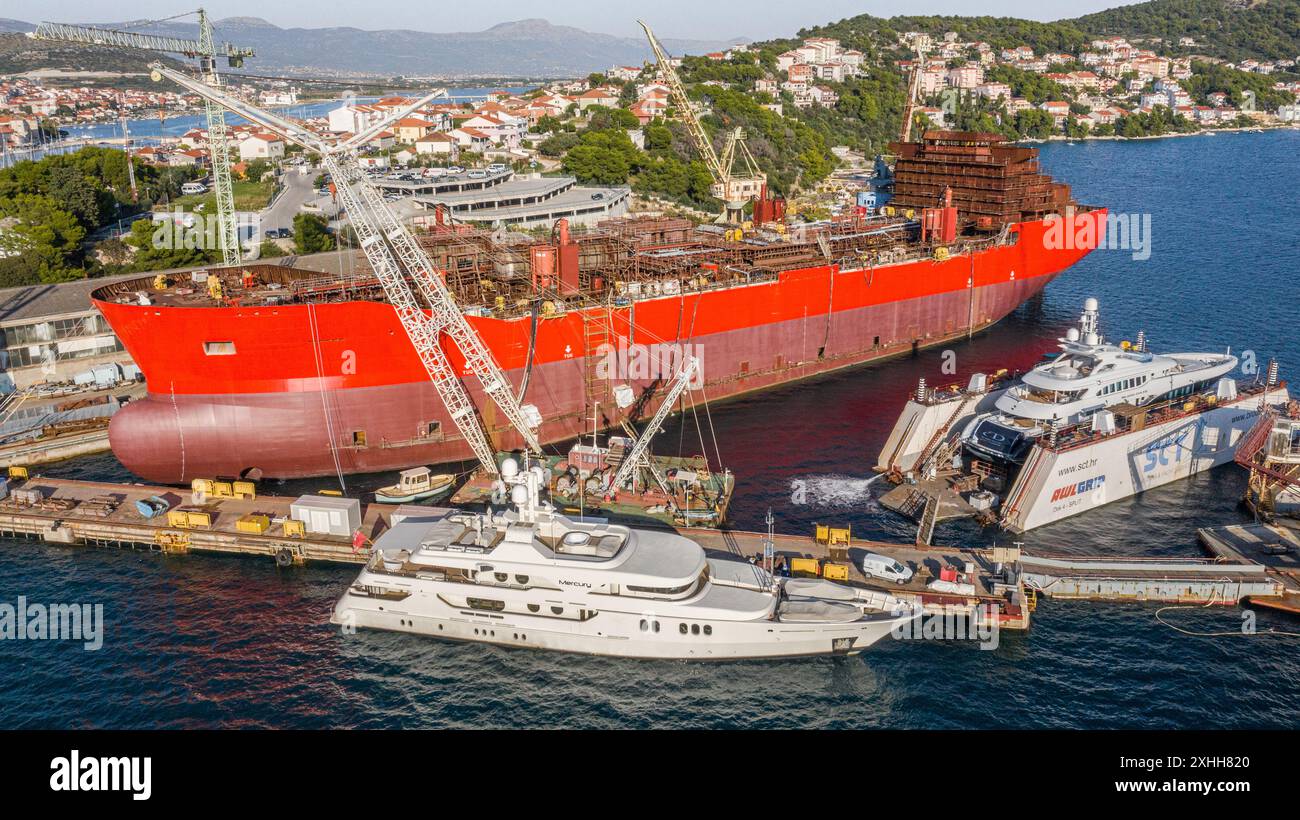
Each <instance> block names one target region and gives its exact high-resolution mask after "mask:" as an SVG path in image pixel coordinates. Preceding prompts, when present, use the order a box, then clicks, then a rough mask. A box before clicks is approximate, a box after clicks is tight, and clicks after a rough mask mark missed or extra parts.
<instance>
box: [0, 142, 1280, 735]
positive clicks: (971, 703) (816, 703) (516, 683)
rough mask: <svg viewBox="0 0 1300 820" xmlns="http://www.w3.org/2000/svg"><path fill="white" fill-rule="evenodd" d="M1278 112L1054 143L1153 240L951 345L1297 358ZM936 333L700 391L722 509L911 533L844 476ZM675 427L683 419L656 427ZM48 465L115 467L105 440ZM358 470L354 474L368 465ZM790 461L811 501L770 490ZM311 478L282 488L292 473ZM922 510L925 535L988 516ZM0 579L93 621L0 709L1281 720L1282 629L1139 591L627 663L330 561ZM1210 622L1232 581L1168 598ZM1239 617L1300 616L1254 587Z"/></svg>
mask: <svg viewBox="0 0 1300 820" xmlns="http://www.w3.org/2000/svg"><path fill="white" fill-rule="evenodd" d="M1298 157H1300V131H1288V132H1278V133H1266V134H1240V135H1219V136H1215V137H1193V138H1186V139H1167V140H1151V141H1143V142H1129V143H1116V142H1095V143H1086V144H1070V145H1064V144H1054V145H1048V146H1044V147H1043V148H1042V159H1043V164H1044V166H1045V167H1046V169H1047V170H1048V171H1049V172H1050V173H1052V174H1053V175H1055V176H1057V177H1058V178H1060V179H1063V180H1066V181H1069V182H1070V183H1071V184H1072V185H1073V186H1074V189H1075V192H1076V195H1077V197H1078V198H1079V199H1080V200H1081V201H1084V202H1089V203H1097V204H1105V205H1107V206H1109V207H1110V208H1111V209H1112V210H1115V211H1120V212H1125V213H1149V214H1151V218H1152V228H1153V235H1154V244H1153V248H1152V254H1151V258H1150V259H1148V260H1145V261H1139V260H1134V259H1132V258H1131V254H1130V253H1129V252H1126V251H1104V250H1103V251H1098V252H1095V253H1093V254H1092V255H1090V256H1089V257H1088V258H1087V259H1085V260H1084V261H1083V262H1082V263H1081V264H1080V265H1078V266H1077V267H1076V268H1074V269H1072V270H1070V271H1068V272H1067V273H1065V274H1064V275H1063V276H1062V277H1061V278H1060V279H1058V280H1057V281H1056V282H1055V283H1053V284H1052V285H1051V286H1050V287H1049V288H1048V289H1047V292H1046V295H1045V297H1044V298H1042V299H1041V300H1036V301H1035V302H1033V303H1030V304H1028V305H1026V306H1024V307H1023V308H1022V309H1020V310H1019V311H1017V312H1016V313H1015V314H1014V315H1013V316H1011V317H1009V318H1008V319H1007V320H1006V321H1004V322H1002V323H1001V324H1000V325H998V326H997V327H996V328H995V329H993V330H992V331H990V332H988V333H985V334H983V335H981V336H979V337H977V338H975V339H974V340H972V341H970V342H968V343H964V344H959V345H954V346H952V348H951V349H952V350H953V351H954V353H955V354H956V356H957V363H958V370H959V372H960V373H961V374H962V375H963V376H964V375H965V374H967V373H969V372H971V371H974V370H981V369H991V368H995V367H1001V366H1008V365H1010V366H1013V367H1024V366H1025V365H1027V364H1030V363H1032V362H1033V361H1034V360H1035V359H1037V357H1038V355H1039V354H1040V353H1041V352H1043V351H1044V350H1047V349H1049V348H1050V346H1051V344H1052V340H1053V339H1054V338H1055V337H1056V336H1058V335H1060V334H1061V333H1062V331H1063V330H1064V328H1065V327H1067V326H1068V325H1070V324H1072V323H1073V322H1074V321H1075V318H1076V315H1077V313H1078V311H1079V309H1080V307H1081V305H1082V302H1083V299H1084V298H1085V297H1087V296H1090V295H1095V296H1097V297H1098V298H1099V299H1100V300H1101V304H1102V323H1103V331H1104V332H1106V333H1107V334H1108V335H1109V336H1110V337H1111V338H1132V337H1133V336H1134V335H1135V334H1136V332H1137V330H1139V329H1144V330H1146V332H1147V336H1148V338H1149V339H1150V340H1151V343H1152V344H1153V346H1155V347H1156V348H1157V349H1170V350H1173V349H1215V348H1218V347H1220V346H1227V345H1231V346H1232V349H1233V350H1234V351H1243V350H1252V351H1254V352H1255V355H1256V356H1257V358H1258V360H1259V361H1264V360H1266V359H1267V358H1268V357H1269V356H1277V357H1279V358H1280V359H1281V360H1282V362H1283V364H1284V368H1285V371H1286V372H1290V373H1295V372H1297V371H1298V370H1300V342H1298V341H1297V324H1298V323H1297V305H1298V304H1300V303H1298V301H1297V297H1296V287H1297V277H1296V270H1297V268H1296V260H1297V259H1300V221H1298V220H1297V219H1296V215H1295V212H1294V209H1295V206H1296V201H1297V200H1296V189H1295V184H1296V179H1297V176H1298V172H1300V159H1298ZM941 355H942V351H939V350H936V351H929V352H924V353H922V354H920V355H919V356H918V357H916V358H908V359H903V360H898V361H893V362H888V363H884V364H881V365H878V366H873V367H867V368H861V369H857V370H854V371H852V372H849V373H843V374H839V375H836V376H833V377H830V378H826V379H822V380H819V381H815V382H808V383H804V384H799V385H793V386H789V387H787V388H784V389H781V390H777V391H774V392H770V393H767V394H764V395H761V396H757V397H753V398H748V399H744V400H740V401H736V402H733V403H730V404H724V405H720V406H716V407H714V408H713V410H712V418H713V424H714V426H715V427H716V428H717V431H718V437H719V446H720V448H721V451H722V457H723V460H724V462H725V463H727V464H728V465H730V466H731V468H732V469H733V470H735V471H736V472H737V473H738V475H739V488H740V494H739V496H738V500H737V503H736V505H735V506H734V508H733V513H734V516H735V519H736V521H737V523H738V525H740V526H742V527H748V528H755V529H758V528H761V527H762V526H763V524H762V520H763V515H764V513H765V511H766V510H767V508H768V507H769V506H770V507H771V508H772V509H773V512H774V514H775V515H776V516H777V520H778V522H779V523H778V527H779V528H780V529H781V530H782V531H789V532H805V531H808V528H809V527H811V525H812V523H813V522H814V521H830V522H837V523H838V522H843V523H850V524H852V526H853V531H854V534H855V535H860V536H867V537H878V538H901V539H907V540H910V539H911V537H912V534H913V529H912V526H911V525H909V524H907V523H906V522H904V521H902V520H901V519H897V518H895V517H893V516H891V515H890V514H888V513H886V512H884V511H882V510H880V508H879V507H878V506H877V505H876V503H875V502H874V501H873V500H872V498H871V493H872V491H873V490H877V489H879V488H878V487H876V488H866V487H864V484H865V479H866V477H868V476H869V475H871V473H870V467H871V465H872V464H873V463H874V462H875V457H876V454H877V452H878V451H879V449H880V446H881V444H882V442H883V440H884V437H885V435H886V433H887V431H888V429H889V427H890V426H891V425H892V423H893V420H894V418H895V416H896V414H897V411H898V409H899V407H900V406H901V405H902V402H903V400H904V397H905V394H906V392H907V391H908V390H910V389H911V388H912V386H913V385H914V384H915V382H916V379H917V377H918V376H922V375H924V376H926V377H927V378H929V379H930V380H931V381H932V383H934V382H940V383H942V382H944V381H951V377H948V378H947V379H945V378H944V377H943V375H942V374H941V370H940V365H941V361H942V359H941ZM675 439H680V440H681V441H683V442H684V445H683V449H684V450H687V451H693V450H695V449H698V433H697V432H696V430H695V428H694V425H693V424H686V425H684V426H683V425H678V426H677V427H674V428H673V429H670V430H668V431H666V432H665V434H664V435H663V436H662V437H661V438H660V440H659V446H660V448H661V449H664V450H666V451H667V450H673V449H675V441H674V440H675ZM45 472H46V473H47V474H51V475H52V474H59V475H66V476H79V477H97V478H125V477H126V476H125V474H124V473H123V472H122V470H121V467H120V466H119V465H117V464H116V462H115V461H114V460H113V459H112V458H111V456H102V457H97V458H89V459H81V460H78V461H73V462H67V463H64V464H60V465H56V466H55V467H53V468H48V469H46V470H45ZM379 480H380V479H379V477H372V478H371V479H369V480H365V479H363V480H361V482H360V483H368V484H370V485H373V484H377V483H378V481H379ZM795 482H803V484H802V486H804V487H805V488H806V490H807V495H808V502H809V503H806V504H803V505H796V504H794V503H792V490H793V488H794V487H795V486H799V485H796V484H795ZM324 483H325V482H324V481H323V480H322V481H320V482H300V483H295V484H293V485H291V486H287V487H284V488H282V489H281V490H280V491H281V492H295V491H299V490H304V489H312V488H313V487H317V486H321V485H322V484H324ZM1244 483H1245V482H1244V477H1243V475H1242V474H1241V473H1240V472H1239V471H1238V469H1237V468H1235V467H1231V466H1229V467H1225V468H1221V469H1219V470H1217V471H1214V472H1211V473H1209V474H1206V475H1202V476H1199V477H1197V478H1195V479H1193V480H1191V481H1188V482H1184V483H1181V484H1177V485H1174V486H1169V487H1165V488H1162V489H1159V490H1156V491H1153V492H1150V493H1147V494H1146V495H1144V496H1141V497H1139V498H1135V499H1131V500H1128V501H1121V502H1117V503H1114V504H1111V505H1110V506H1109V507H1106V508H1105V509H1103V510H1101V511H1098V512H1095V513H1091V514H1088V515H1086V516H1084V517H1080V518H1075V519H1072V520H1067V521H1065V522H1061V523H1059V524H1056V525H1053V526H1050V527H1046V528H1043V529H1041V530H1037V531H1034V532H1033V533H1030V534H1029V535H1028V536H1026V537H1025V538H1024V541H1025V542H1026V546H1027V548H1028V549H1030V550H1034V549H1037V550H1039V551H1051V552H1069V553H1077V554H1110V555H1136V554H1159V555H1196V554H1198V547H1197V543H1196V528H1197V527H1198V526H1205V525H1215V524H1224V523H1230V522H1238V521H1242V520H1245V519H1244V516H1243V513H1242V512H1241V511H1240V510H1239V508H1238V503H1237V502H1238V499H1239V498H1240V496H1241V493H1242V491H1243V489H1244ZM993 537H994V534H993V533H992V532H982V531H980V530H978V529H977V528H974V527H971V526H957V525H954V526H952V527H942V528H940V530H939V533H938V537H937V540H938V541H939V542H940V543H945V544H958V543H980V544H987V543H990V542H991V541H992V540H993ZM0 550H3V552H2V553H0V602H9V603H13V602H14V601H15V599H16V598H17V596H19V595H26V596H27V597H28V599H29V600H32V601H45V602H85V603H102V604H103V605H104V609H105V616H106V620H107V630H106V635H105V642H104V647H103V648H102V649H100V650H98V651H94V652H89V651H84V650H82V649H81V648H80V646H79V645H75V644H65V643H53V642H15V641H3V642H0V726H3V727H171V728H188V727H207V726H229V727H398V726H401V727H433V726H457V727H534V726H544V727H701V726H703V727H902V728H916V727H927V728H950V727H1125V728H1131V727H1139V728H1174V727H1292V726H1294V725H1296V723H1297V720H1300V686H1297V683H1298V682H1300V641H1297V640H1296V639H1293V638H1279V637H1253V638H1246V637H1233V638H1217V639H1212V638H1197V637H1190V636H1186V635H1182V634H1179V633H1177V632H1174V631H1173V630H1171V629H1169V628H1167V627H1165V626H1162V625H1160V624H1158V623H1157V622H1156V621H1155V618H1154V613H1155V609H1156V608H1155V607H1154V606H1140V605H1124V606H1115V605H1103V604H1092V603H1062V602H1053V601H1045V602H1043V603H1042V604H1041V605H1040V607H1039V609H1038V612H1037V614H1036V619H1035V623H1034V627H1033V630H1032V631H1031V632H1030V633H1029V634H1027V635H1005V634H1004V635H1003V636H1002V640H1001V645H1000V646H999V647H998V648H997V649H996V650H994V651H981V650H979V649H977V648H976V647H975V646H974V645H972V644H957V643H949V644H938V643H923V642H894V641H885V642H883V643H881V644H879V645H877V646H876V647H874V648H873V649H872V650H871V651H869V652H867V653H865V654H864V655H862V656H860V657H857V658H851V659H845V658H834V659H813V660H791V661H779V662H746V663H737V664H724V665H701V664H689V663H646V662H631V661H618V660H607V659H593V658H582V657H572V656H566V655H555V654H543V653H536V652H531V651H526V650H503V649H495V648H490V647H484V646H462V645H455V644H449V643H442V642H439V641H436V640H431V639H424V638H418V637H414V636H409V635H399V634H379V633H362V634H358V635H352V636H342V635H340V634H338V632H337V631H335V630H334V629H332V628H330V627H329V626H328V625H327V622H326V621H327V617H328V612H329V609H330V607H331V605H332V603H333V601H334V599H335V597H336V596H337V595H338V594H339V592H340V591H341V590H342V589H343V588H344V587H345V586H346V585H347V584H348V582H349V581H350V580H351V579H352V577H353V575H354V570H352V569H350V568H346V567H343V568H334V567H319V566H318V567H309V568H306V569H297V570H284V571H282V570H277V569H275V568H274V567H273V566H272V565H271V562H270V561H259V560H250V559H239V558H218V557H202V556H189V557H185V558H179V559H167V558H161V557H159V556H157V555H152V554H142V553H130V552H115V551H97V550H86V549H65V548H58V547H49V546H43V545H37V544H35V543H33V542H17V543H0ZM1168 617H1170V618H1171V619H1177V620H1178V622H1179V623H1181V624H1186V625H1189V626H1192V627H1193V628H1199V629H1203V630H1210V629H1233V628H1235V627H1236V626H1237V625H1238V624H1239V623H1240V621H1239V618H1240V612H1239V611H1238V610H1235V609H1215V610H1213V611H1206V612H1191V611H1187V612H1176V613H1170V614H1169V616H1168ZM1259 625H1260V627H1261V628H1268V627H1270V626H1273V627H1276V628H1278V629H1290V630H1293V631H1295V630H1300V622H1297V621H1296V620H1295V619H1290V618H1287V617H1285V616H1280V615H1271V614H1267V613H1266V612H1263V611H1261V612H1260V613H1259Z"/></svg>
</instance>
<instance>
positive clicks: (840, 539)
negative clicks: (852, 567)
mask: <svg viewBox="0 0 1300 820" xmlns="http://www.w3.org/2000/svg"><path fill="white" fill-rule="evenodd" d="M851 529H852V528H850V527H831V528H830V530H831V531H830V538H829V539H827V542H826V543H828V544H848V543H849V538H850V537H851V536H850V532H851Z"/></svg>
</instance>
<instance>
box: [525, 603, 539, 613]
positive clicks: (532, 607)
mask: <svg viewBox="0 0 1300 820" xmlns="http://www.w3.org/2000/svg"><path fill="white" fill-rule="evenodd" d="M540 610H541V606H540V605H538V604H529V605H528V611H529V612H538V611H540Z"/></svg>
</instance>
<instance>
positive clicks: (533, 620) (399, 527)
mask: <svg viewBox="0 0 1300 820" xmlns="http://www.w3.org/2000/svg"><path fill="white" fill-rule="evenodd" d="M501 476H502V479H503V480H504V481H505V482H506V484H507V485H508V486H509V488H510V497H511V501H512V502H513V505H514V507H513V509H510V510H507V511H504V512H494V511H493V510H491V509H490V508H489V509H488V511H487V512H486V513H475V512H468V511H464V510H452V509H436V508H418V509H413V508H403V511H405V512H409V513H410V514H409V516H407V515H401V516H396V517H395V523H394V525H393V527H392V528H391V529H390V530H388V531H387V532H385V533H384V535H383V536H381V537H380V538H379V539H378V540H377V541H376V544H375V551H374V554H373V556H372V557H371V560H370V562H369V563H368V564H367V566H366V568H365V569H364V570H362V572H361V574H360V576H358V577H357V579H356V581H355V582H354V583H353V584H352V585H351V586H349V587H348V589H347V591H346V592H344V593H343V595H342V596H341V597H340V598H339V601H338V603H337V604H336V606H335V608H334V613H333V616H332V617H331V622H332V623H335V624H340V625H346V626H352V627H361V628H371V629H387V630H393V631H398V632H413V633H417V634H422V635H431V636H436V637H440V638H448V639H453V640H461V641H479V642H483V643H492V644H499V645H504V646H525V647H534V648H539V649H556V650H561V651H567V652H581V653H587V654H592V655H609V656H617V657H630V658H671V659H738V658H773V657H786V656H798V655H820V654H855V653H857V652H860V651H862V650H864V649H866V648H867V647H868V646H871V645H872V644H873V643H875V642H876V641H878V640H880V639H881V638H883V637H885V636H886V635H888V634H890V632H891V631H892V630H894V629H895V628H896V627H897V628H900V629H901V628H902V627H904V626H905V625H906V624H907V623H908V622H909V621H911V620H913V619H915V618H917V617H919V615H920V610H919V608H916V607H915V606H914V605H913V604H912V603H910V602H905V601H902V600H899V599H898V598H895V597H893V596H890V595H887V594H884V593H881V592H875V591H871V590H866V589H860V588H856V587H849V586H843V585H840V584H835V583H832V582H829V581H823V580H818V579H784V578H774V577H773V576H772V575H770V574H769V573H767V572H766V571H764V570H763V569H762V568H760V567H758V566H755V565H753V564H751V563H749V562H747V561H738V560H729V559H725V558H724V559H719V558H713V557H709V556H707V555H706V554H705V552H704V550H703V549H702V548H701V547H700V546H699V545H698V544H696V543H695V542H694V541H691V540H690V539H688V538H685V537H683V536H681V535H678V534H677V533H674V532H669V531H658V530H644V529H633V528H629V527H624V526H619V525H615V524H610V523H608V522H606V521H604V520H601V519H582V520H576V519H573V518H569V517H566V516H564V515H562V514H559V513H557V512H555V511H554V509H553V508H552V507H551V506H550V505H549V504H547V503H545V502H544V501H542V500H541V499H540V496H539V489H540V487H542V486H545V484H544V482H545V476H544V475H543V472H542V470H541V469H539V468H536V467H534V468H531V469H530V468H528V467H527V465H526V464H525V466H524V468H523V469H521V468H520V465H519V463H518V462H516V461H515V460H514V459H506V461H505V462H504V463H503V464H502V466H501ZM399 519H400V520H399Z"/></svg>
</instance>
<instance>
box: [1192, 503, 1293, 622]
mask: <svg viewBox="0 0 1300 820" xmlns="http://www.w3.org/2000/svg"><path fill="white" fill-rule="evenodd" d="M1197 536H1198V537H1199V538H1200V539H1201V543H1202V544H1203V545H1204V546H1205V548H1206V549H1207V550H1209V551H1210V552H1211V553H1213V554H1214V555H1217V556H1220V557H1222V558H1224V559H1226V560H1229V561H1251V562H1256V563H1258V564H1261V565H1263V566H1265V567H1267V568H1268V571H1269V574H1270V576H1271V577H1273V578H1275V579H1276V580H1277V581H1278V583H1279V584H1280V585H1281V587H1282V592H1281V595H1280V596H1278V597H1265V596H1259V597H1256V596H1251V598H1250V602H1251V603H1252V604H1258V605H1260V606H1267V607H1272V608H1273V609H1281V610H1284V611H1286V612H1294V613H1297V614H1300V532H1297V531H1296V530H1295V529H1292V528H1291V527H1286V526H1278V525H1275V524H1237V525H1231V526H1226V527H1205V528H1203V529H1200V530H1198V531H1197Z"/></svg>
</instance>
